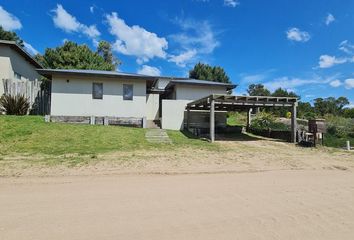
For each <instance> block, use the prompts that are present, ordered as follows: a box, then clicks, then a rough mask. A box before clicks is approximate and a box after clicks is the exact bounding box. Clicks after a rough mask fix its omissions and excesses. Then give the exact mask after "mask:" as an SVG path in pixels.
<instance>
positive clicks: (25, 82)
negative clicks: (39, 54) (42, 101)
mask: <svg viewBox="0 0 354 240" xmlns="http://www.w3.org/2000/svg"><path fill="white" fill-rule="evenodd" d="M40 68H42V66H41V65H40V64H39V63H38V62H37V61H36V60H35V59H34V58H33V57H32V56H31V55H30V54H29V53H27V52H26V51H25V50H24V49H23V48H21V47H20V46H19V45H17V44H16V42H14V41H6V40H0V96H1V95H3V94H4V93H5V94H22V95H24V96H26V97H27V98H28V99H29V101H30V104H31V105H32V104H34V103H35V101H36V97H37V94H38V92H39V90H40V79H41V76H40V74H39V73H38V72H37V71H36V69H40Z"/></svg>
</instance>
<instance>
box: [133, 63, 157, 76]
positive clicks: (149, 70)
mask: <svg viewBox="0 0 354 240" xmlns="http://www.w3.org/2000/svg"><path fill="white" fill-rule="evenodd" d="M138 74H143V75H148V76H160V75H161V71H160V69H158V68H156V67H152V66H148V65H142V66H141V68H140V69H139V70H138Z"/></svg>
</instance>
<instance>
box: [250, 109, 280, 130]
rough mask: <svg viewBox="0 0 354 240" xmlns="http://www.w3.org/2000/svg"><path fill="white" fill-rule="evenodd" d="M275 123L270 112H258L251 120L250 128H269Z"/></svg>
mask: <svg viewBox="0 0 354 240" xmlns="http://www.w3.org/2000/svg"><path fill="white" fill-rule="evenodd" d="M274 123H275V118H274V116H273V115H272V114H271V113H267V112H264V111H263V112H260V113H258V114H257V116H256V117H255V118H254V119H253V120H252V122H251V128H254V129H269V128H271V126H272V125H274Z"/></svg>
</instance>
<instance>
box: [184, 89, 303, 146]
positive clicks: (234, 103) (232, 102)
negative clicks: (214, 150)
mask: <svg viewBox="0 0 354 240" xmlns="http://www.w3.org/2000/svg"><path fill="white" fill-rule="evenodd" d="M297 105H298V103H297V98H293V97H267V96H233V95H219V94H213V95H210V96H207V97H204V98H201V99H198V100H195V101H193V102H190V103H188V104H187V107H186V110H187V129H189V120H190V111H194V110H204V111H210V140H211V142H214V141H215V111H239V110H242V111H247V113H248V114H247V128H249V125H250V122H251V111H252V108H258V107H262V108H271V107H289V108H291V141H292V142H293V143H296V128H297V126H296V108H297Z"/></svg>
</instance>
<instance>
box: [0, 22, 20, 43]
mask: <svg viewBox="0 0 354 240" xmlns="http://www.w3.org/2000/svg"><path fill="white" fill-rule="evenodd" d="M0 39H1V40H7V41H15V42H16V43H17V44H18V45H19V46H21V47H24V46H25V45H24V44H23V40H22V39H21V38H20V37H19V36H17V34H16V33H15V32H10V31H6V30H4V28H3V27H2V26H0Z"/></svg>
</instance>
